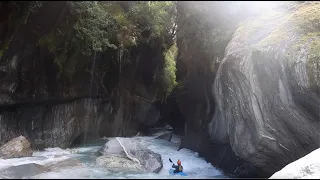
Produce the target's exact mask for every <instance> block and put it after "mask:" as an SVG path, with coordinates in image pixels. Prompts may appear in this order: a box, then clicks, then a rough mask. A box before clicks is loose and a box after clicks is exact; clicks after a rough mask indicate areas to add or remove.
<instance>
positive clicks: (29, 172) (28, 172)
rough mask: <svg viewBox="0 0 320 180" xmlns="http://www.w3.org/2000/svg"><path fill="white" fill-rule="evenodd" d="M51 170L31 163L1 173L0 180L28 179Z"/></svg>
mask: <svg viewBox="0 0 320 180" xmlns="http://www.w3.org/2000/svg"><path fill="white" fill-rule="evenodd" d="M48 171H50V169H48V168H45V167H44V166H42V165H39V164H35V163H30V164H22V165H18V166H12V167H9V168H6V169H3V170H1V171H0V178H6V179H7V178H8V179H12V178H13V179H15V178H16V179H21V178H28V177H31V176H34V175H37V174H40V173H44V172H48Z"/></svg>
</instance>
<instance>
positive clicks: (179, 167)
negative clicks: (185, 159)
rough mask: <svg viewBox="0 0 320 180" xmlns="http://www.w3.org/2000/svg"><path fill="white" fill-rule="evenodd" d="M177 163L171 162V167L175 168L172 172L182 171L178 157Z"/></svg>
mask: <svg viewBox="0 0 320 180" xmlns="http://www.w3.org/2000/svg"><path fill="white" fill-rule="evenodd" d="M177 164H178V165H175V164H172V167H173V168H174V169H175V170H174V171H173V172H174V173H178V172H182V171H183V166H181V161H180V159H178V162H177Z"/></svg>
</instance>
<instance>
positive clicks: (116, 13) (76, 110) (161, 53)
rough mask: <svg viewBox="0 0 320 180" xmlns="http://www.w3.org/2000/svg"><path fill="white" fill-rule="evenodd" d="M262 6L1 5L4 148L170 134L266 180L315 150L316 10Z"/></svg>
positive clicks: (313, 5)
mask: <svg viewBox="0 0 320 180" xmlns="http://www.w3.org/2000/svg"><path fill="white" fill-rule="evenodd" d="M259 3H262V5H260V6H258V5H257V6H255V5H254V3H253V4H250V3H249V4H248V2H233V1H230V2H220V1H214V2H209V1H208V2H192V1H190V2H189V1H188V2H187V1H177V2H174V1H163V2H160V1H159V2H156V1H154V2H153V1H145V2H143V1H121V2H120V1H109V2H107V1H105V2H104V1H97V2H95V1H92V2H91V1H90V2H89V1H79V2H76V1H74V2H68V1H65V2H63V1H60V2H54V1H43V2H42V1H33V2H31V1H30V2H22V1H21V2H20V1H4V2H1V3H0V13H1V15H0V18H1V19H0V146H1V145H4V144H5V143H7V142H8V141H10V140H11V139H13V138H16V137H18V136H20V135H23V136H24V137H26V138H27V139H28V140H29V141H30V143H31V147H32V149H34V150H43V149H44V148H48V147H51V148H55V147H60V148H64V149H65V148H70V147H73V146H75V145H79V144H83V143H85V142H87V141H89V140H94V139H97V138H101V137H135V136H136V135H137V134H143V135H146V136H148V135H150V134H152V132H151V131H152V128H155V127H163V126H165V125H166V124H168V125H170V126H171V127H172V128H173V131H174V133H175V134H178V135H181V136H182V141H181V144H180V147H179V149H182V148H186V149H190V150H192V151H194V152H198V153H199V155H200V156H201V157H204V158H205V159H206V160H207V161H208V162H210V163H211V164H212V165H213V166H215V167H217V168H219V169H221V170H222V171H223V172H224V174H225V175H227V176H229V177H270V176H272V174H274V173H275V172H277V171H279V170H281V169H282V168H283V167H285V166H286V165H287V164H289V163H291V162H293V161H295V160H297V159H299V158H301V157H303V156H305V155H307V154H308V153H310V152H312V151H314V150H316V149H318V148H319V147H320V132H319V129H320V113H319V109H320V54H319V52H320V3H319V2H316V1H315V2H311V1H310V2H309V1H295V2H294V1H288V2H275V3H274V4H272V6H271V5H270V6H268V8H269V9H268V8H267V5H263V2H255V4H259ZM177 150H178V149H177ZM185 166H187V165H185Z"/></svg>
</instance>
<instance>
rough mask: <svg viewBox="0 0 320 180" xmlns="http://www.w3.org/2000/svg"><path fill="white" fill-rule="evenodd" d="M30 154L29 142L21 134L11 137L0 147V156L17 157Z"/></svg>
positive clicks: (3, 157) (6, 157)
mask: <svg viewBox="0 0 320 180" xmlns="http://www.w3.org/2000/svg"><path fill="white" fill-rule="evenodd" d="M28 156H32V149H31V144H30V142H29V141H28V140H27V139H26V138H25V137H23V136H19V137H17V138H14V139H12V140H11V141H9V142H7V143H6V144H4V145H3V146H1V147H0V158H2V159H9V158H19V157H28Z"/></svg>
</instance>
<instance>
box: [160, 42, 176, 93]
mask: <svg viewBox="0 0 320 180" xmlns="http://www.w3.org/2000/svg"><path fill="white" fill-rule="evenodd" d="M177 53H178V48H177V45H176V44H173V45H172V46H171V47H170V48H169V49H168V50H167V52H165V64H164V68H163V82H164V85H165V89H166V95H169V94H170V93H171V91H172V90H173V88H174V87H175V86H176V85H177V82H176V70H177V69H176V58H177Z"/></svg>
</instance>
